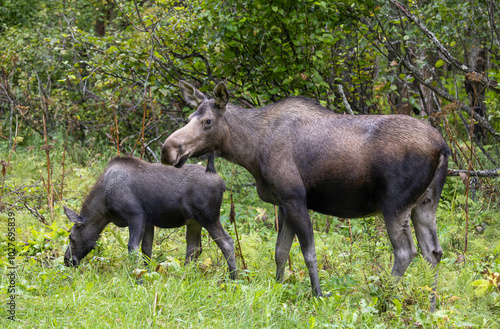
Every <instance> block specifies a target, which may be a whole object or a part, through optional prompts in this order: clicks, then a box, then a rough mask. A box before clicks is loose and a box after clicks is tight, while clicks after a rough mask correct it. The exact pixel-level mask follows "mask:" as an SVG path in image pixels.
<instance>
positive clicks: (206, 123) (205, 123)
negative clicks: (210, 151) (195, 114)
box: [203, 119, 212, 129]
mask: <svg viewBox="0 0 500 329" xmlns="http://www.w3.org/2000/svg"><path fill="white" fill-rule="evenodd" d="M211 125H212V120H210V119H207V120H205V122H204V124H203V127H204V128H206V129H208V128H210V126H211Z"/></svg>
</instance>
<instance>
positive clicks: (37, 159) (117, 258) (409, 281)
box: [0, 138, 500, 328]
mask: <svg viewBox="0 0 500 329" xmlns="http://www.w3.org/2000/svg"><path fill="white" fill-rule="evenodd" d="M24 143H25V144H24V145H21V146H19V147H18V148H17V151H16V152H14V153H13V155H12V159H11V164H12V167H10V168H8V170H7V175H6V180H5V188H4V196H3V198H2V202H4V203H5V205H6V207H7V210H8V209H11V207H13V208H12V209H11V210H12V211H13V212H14V214H15V219H16V227H17V231H16V246H17V250H18V256H17V257H16V258H15V264H16V265H17V266H18V267H17V271H16V292H17V294H16V303H17V304H16V316H15V318H16V321H15V322H12V321H10V320H8V316H9V313H8V312H7V311H8V309H7V301H8V300H9V296H10V294H9V292H8V288H9V277H8V274H9V271H10V270H9V269H8V265H9V263H8V261H9V259H8V257H7V252H8V241H7V239H8V235H7V229H8V224H7V223H8V213H7V212H5V211H4V212H3V213H0V237H1V240H0V303H1V304H0V327H13V328H16V327H21V328H30V327H37V328H52V327H54V328H56V327H57V328H60V327H62V328H81V327H96V328H108V327H120V328H121V327H130V328H136V327H139V328H141V327H168V328H170V327H188V328H189V327H195V328H198V327H209V328H224V327H238V328H247V327H252V328H254V327H257V328H295V327H297V328H299V327H300V328H302V327H308V328H313V327H316V328H323V327H326V328H377V327H378V328H388V327H391V328H397V327H404V328H407V327H410V328H455V327H473V328H499V327H500V320H499V319H500V297H499V292H498V291H497V292H495V291H493V292H487V293H485V294H476V293H475V290H474V286H473V284H472V283H473V282H474V281H476V280H480V279H483V278H484V276H483V274H481V273H482V272H483V271H484V270H485V269H486V268H489V269H491V270H492V271H493V272H495V271H496V272H500V244H499V241H500V215H499V212H498V208H497V206H495V204H494V203H493V202H491V201H489V200H488V199H486V198H485V197H483V196H479V197H478V199H477V200H476V201H471V200H469V224H470V228H469V236H468V237H469V241H468V253H467V255H466V258H465V260H466V261H465V263H460V262H458V261H457V259H458V258H459V256H460V254H461V253H462V252H463V249H464V246H465V240H464V233H465V228H464V222H465V211H464V198H463V184H462V183H461V182H460V181H459V180H458V179H453V178H450V179H448V180H447V185H446V187H445V192H444V194H443V201H442V202H441V205H440V208H439V213H438V214H439V220H438V229H439V235H440V236H439V238H440V241H441V244H442V246H443V249H444V255H443V259H442V261H441V264H440V266H439V284H438V291H437V293H438V310H437V311H436V313H434V314H430V313H429V312H428V308H429V297H430V291H429V287H430V286H431V284H432V281H433V274H434V271H433V270H432V269H430V268H429V266H428V265H427V263H426V262H425V261H424V260H422V259H421V258H420V257H419V258H417V259H416V260H415V261H414V262H413V263H412V265H411V266H410V267H409V269H408V271H407V272H406V273H405V276H404V277H403V279H402V280H401V281H400V282H399V283H397V284H396V285H394V284H393V281H392V278H391V276H390V274H389V273H390V270H391V263H392V252H391V246H390V243H389V240H388V238H387V234H386V233H385V228H384V225H383V220H382V218H380V217H374V218H365V219H353V220H351V221H350V225H351V227H350V228H351V232H352V237H351V235H350V233H349V232H350V230H349V222H348V221H344V222H340V221H338V219H336V218H332V217H326V216H323V215H319V214H315V213H311V217H312V220H313V222H314V227H315V229H316V233H315V242H316V250H317V254H318V262H319V269H320V278H321V284H322V289H323V291H324V292H329V293H331V294H332V296H331V297H329V298H314V297H312V295H311V290H310V284H309V278H308V275H307V270H306V268H305V265H304V261H303V258H302V254H301V252H300V248H299V245H298V242H294V244H293V247H292V250H291V268H288V267H287V270H286V280H285V282H284V283H283V284H278V283H276V282H275V280H274V276H275V263H274V244H275V241H276V232H275V231H274V228H273V221H274V216H275V213H274V207H272V206H271V205H269V204H265V203H263V202H262V201H260V200H259V199H258V197H257V195H256V191H255V187H254V186H252V184H251V183H252V179H251V177H250V175H249V174H248V173H247V172H246V171H245V170H244V169H242V168H239V167H233V165H232V164H229V163H227V162H225V161H223V160H221V159H217V160H216V167H217V170H218V172H219V174H220V175H221V176H222V177H223V178H224V181H225V182H226V184H227V186H228V191H227V192H226V193H225V197H224V204H223V209H222V216H221V220H222V222H223V225H224V226H225V228H226V230H227V231H228V232H229V234H230V235H231V236H232V237H233V238H234V239H235V240H236V237H235V232H234V227H233V226H232V225H231V224H230V223H229V219H228V215H229V210H230V201H229V200H230V197H229V194H230V191H229V190H230V188H231V181H233V184H232V187H233V199H234V201H235V205H236V207H235V208H236V220H237V226H238V232H239V234H240V242H241V245H242V254H243V256H244V258H245V261H246V264H247V265H248V269H246V270H240V275H239V279H238V280H236V281H231V280H229V279H228V274H227V266H226V263H225V261H224V259H223V257H222V255H221V253H220V251H219V250H218V249H217V247H216V245H215V244H214V243H213V241H211V240H210V238H209V237H208V235H207V234H206V232H203V253H202V255H201V257H200V259H199V260H198V261H197V262H194V263H191V264H189V265H187V266H184V265H182V264H183V258H184V252H185V250H184V248H185V241H184V232H185V231H184V228H181V229H178V230H159V229H157V230H156V235H155V245H154V249H153V260H152V263H151V264H150V266H149V271H148V273H146V274H143V276H142V279H143V282H142V284H137V281H136V278H135V277H134V274H133V272H134V269H136V268H140V269H143V268H145V266H143V265H142V263H139V264H140V265H137V263H136V262H135V261H134V260H133V259H131V258H130V257H129V256H128V254H127V252H126V245H125V244H126V242H127V240H128V231H127V229H119V228H117V227H114V226H111V225H110V226H108V228H107V229H106V230H105V231H104V232H103V234H102V236H101V238H100V240H99V242H98V245H97V248H96V249H95V250H94V251H93V252H91V253H90V254H89V255H88V256H87V257H86V258H85V259H84V260H83V261H82V264H81V266H80V267H79V268H67V267H65V266H64V265H63V261H62V256H63V254H64V251H65V249H66V247H67V236H68V232H67V229H69V228H70V223H69V221H68V220H67V219H66V218H65V216H64V214H63V211H62V204H66V205H69V206H70V207H72V208H73V209H75V210H79V207H80V205H81V202H82V201H83V198H84V196H85V194H86V193H87V192H88V190H89V189H90V187H91V186H92V184H93V183H94V181H95V179H96V178H97V176H98V175H99V174H100V173H101V171H102V170H103V168H104V166H105V165H106V163H107V161H108V159H109V158H110V154H111V152H112V151H109V150H107V149H106V148H105V147H102V148H100V149H99V146H98V145H97V146H94V147H93V148H81V147H71V148H69V149H68V154H67V158H66V161H67V163H66V169H65V172H66V174H65V189H64V190H65V192H64V193H63V195H62V196H59V195H58V196H57V197H56V200H57V201H56V203H55V207H54V211H53V214H54V220H52V219H51V215H50V211H49V209H48V207H47V201H46V188H45V185H44V184H45V183H46V181H45V180H46V175H47V171H46V167H45V166H46V157H45V154H44V153H43V152H42V151H39V148H37V149H36V150H33V151H28V150H27V149H26V148H25V147H26V146H28V144H29V143H38V144H39V143H40V141H36V140H35V141H34V140H31V141H30V139H29V138H27V139H25V141H24ZM59 144H62V143H59ZM0 147H2V148H1V152H2V153H0V158H1V159H7V157H8V153H9V150H7V149H6V148H5V145H2V144H0ZM72 153H75V154H76V155H72ZM61 154H62V149H61V145H56V148H55V150H53V151H52V158H51V161H52V163H53V164H54V167H53V176H54V182H55V184H60V181H61V178H62V176H61V172H62V170H61V169H62V167H61ZM97 154H100V155H97ZM233 170H234V173H235V174H234V178H233ZM42 177H43V179H42ZM16 190H18V191H19V192H20V193H21V194H22V196H23V199H22V200H24V201H25V202H26V203H27V204H28V205H29V206H30V207H31V208H33V209H37V210H38V211H39V212H40V214H41V215H43V216H44V217H45V219H46V220H47V222H48V224H49V225H50V226H49V227H47V226H45V225H43V224H41V223H40V222H39V221H38V220H37V219H36V218H35V217H34V216H33V215H32V214H31V213H30V212H29V211H28V210H27V208H26V207H25V206H24V205H23V203H21V199H20V195H19V194H16V193H13V191H16ZM56 190H60V186H59V185H56ZM327 220H329V221H330V232H329V233H328V234H327V233H325V226H326V225H325V224H326V221H327ZM483 227H484V229H482V228H483ZM117 237H119V239H117ZM123 241H124V242H123ZM238 265H239V268H240V269H241V266H242V262H241V259H238ZM156 269H158V272H156V271H155V270H156Z"/></svg>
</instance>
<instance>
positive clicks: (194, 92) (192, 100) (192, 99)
mask: <svg viewBox="0 0 500 329" xmlns="http://www.w3.org/2000/svg"><path fill="white" fill-rule="evenodd" d="M179 88H181V91H182V97H184V100H185V101H186V103H188V104H189V105H191V106H192V107H194V108H197V107H198V106H199V105H200V104H201V102H203V101H204V100H205V99H207V97H206V96H205V94H203V93H202V92H201V91H199V90H198V89H196V88H195V87H194V86H193V85H192V84H190V83H187V82H186V81H184V80H179Z"/></svg>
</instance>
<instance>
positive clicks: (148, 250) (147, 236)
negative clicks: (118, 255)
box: [141, 223, 155, 261]
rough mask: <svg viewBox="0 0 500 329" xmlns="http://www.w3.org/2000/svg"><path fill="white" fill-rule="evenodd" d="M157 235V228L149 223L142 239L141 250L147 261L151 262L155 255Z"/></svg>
mask: <svg viewBox="0 0 500 329" xmlns="http://www.w3.org/2000/svg"><path fill="white" fill-rule="evenodd" d="M154 235H155V226H154V225H153V224H152V223H147V224H146V227H145V229H144V236H143V237H142V246H141V250H142V253H143V254H144V256H146V259H147V260H149V261H150V260H151V255H152V253H153V239H154Z"/></svg>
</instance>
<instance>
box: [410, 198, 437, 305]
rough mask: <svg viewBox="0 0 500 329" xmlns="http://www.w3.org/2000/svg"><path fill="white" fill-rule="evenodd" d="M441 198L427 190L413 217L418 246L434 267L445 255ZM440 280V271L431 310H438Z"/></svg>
mask: <svg viewBox="0 0 500 329" xmlns="http://www.w3.org/2000/svg"><path fill="white" fill-rule="evenodd" d="M438 201H439V199H438V198H436V197H432V195H430V192H426V193H425V194H424V195H423V196H422V197H421V198H420V200H419V201H418V204H417V206H415V208H413V211H412V213H411V219H412V222H413V226H414V227H415V235H416V237H417V241H418V246H419V248H420V251H421V252H422V255H423V257H424V258H425V259H426V260H427V261H428V262H429V263H430V264H431V266H432V267H433V268H434V267H435V266H436V265H437V264H438V263H439V262H440V261H441V256H442V255H443V249H442V248H441V245H440V244H439V241H438V237H437V225H436V210H437V204H438ZM437 280H438V271H437V270H436V276H435V278H434V283H433V285H432V290H433V294H432V297H431V309H430V311H431V312H434V311H435V310H436V294H435V291H436V288H437Z"/></svg>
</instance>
